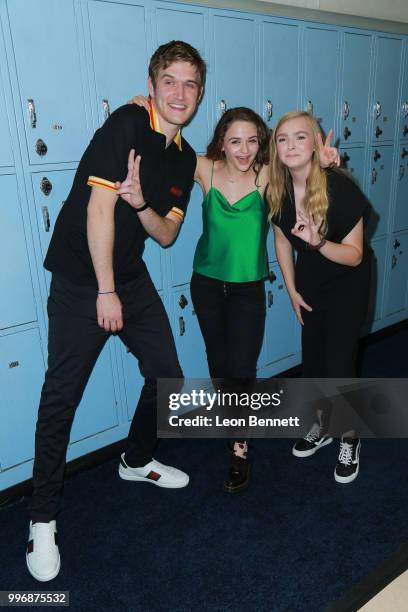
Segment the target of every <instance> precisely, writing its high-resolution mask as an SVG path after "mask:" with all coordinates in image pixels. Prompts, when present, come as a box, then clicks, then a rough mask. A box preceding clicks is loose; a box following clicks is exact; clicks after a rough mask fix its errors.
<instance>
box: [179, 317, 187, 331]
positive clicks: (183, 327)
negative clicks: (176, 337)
mask: <svg viewBox="0 0 408 612" xmlns="http://www.w3.org/2000/svg"><path fill="white" fill-rule="evenodd" d="M185 331H186V324H185V322H184V318H183V317H179V332H180V336H184V332H185Z"/></svg>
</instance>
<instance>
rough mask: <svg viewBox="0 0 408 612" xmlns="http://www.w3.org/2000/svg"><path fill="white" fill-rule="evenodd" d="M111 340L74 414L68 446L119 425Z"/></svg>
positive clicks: (100, 357)
mask: <svg viewBox="0 0 408 612" xmlns="http://www.w3.org/2000/svg"><path fill="white" fill-rule="evenodd" d="M111 343H112V338H111V339H110V340H109V341H108V342H107V343H106V345H105V347H104V349H103V351H102V353H101V354H100V355H99V357H98V361H97V362H96V365H95V368H94V370H93V372H92V375H91V378H90V380H89V382H88V385H87V387H86V389H85V392H84V395H83V397H82V400H81V403H80V404H79V406H78V410H77V412H76V414H75V419H74V424H73V426H72V430H71V437H70V443H71V444H72V443H73V442H77V441H78V440H83V439H84V438H87V437H88V436H92V435H94V434H96V433H99V432H101V431H105V430H107V429H111V428H112V427H115V426H116V425H118V423H119V419H118V412H117V401H116V397H115V390H114V382H113V364H112V356H111V352H110V348H111Z"/></svg>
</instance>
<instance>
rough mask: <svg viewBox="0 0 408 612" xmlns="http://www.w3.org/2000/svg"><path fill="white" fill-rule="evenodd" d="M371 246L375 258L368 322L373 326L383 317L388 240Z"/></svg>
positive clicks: (372, 270)
mask: <svg viewBox="0 0 408 612" xmlns="http://www.w3.org/2000/svg"><path fill="white" fill-rule="evenodd" d="M370 246H371V248H372V250H373V257H372V268H371V282H370V298H369V312H368V316H367V321H368V323H370V324H371V323H374V322H375V321H378V320H379V319H381V317H382V311H383V296H384V279H385V253H386V247H387V242H386V238H380V239H379V240H373V241H372V242H371V245H370Z"/></svg>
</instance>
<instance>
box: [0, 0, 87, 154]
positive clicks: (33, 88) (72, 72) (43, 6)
mask: <svg viewBox="0 0 408 612" xmlns="http://www.w3.org/2000/svg"><path fill="white" fill-rule="evenodd" d="M7 6H8V13H9V17H10V24H11V34H12V40H13V50H14V54H15V60H16V63H17V66H18V77H19V79H18V82H19V87H20V104H21V110H22V113H23V116H24V126H25V131H26V139H27V147H28V155H29V160H30V163H31V164H40V163H56V162H72V161H78V160H79V159H80V157H81V155H82V152H83V150H84V149H85V147H86V145H87V142H88V135H89V130H88V123H87V119H86V106H85V91H84V84H85V82H86V81H85V78H84V74H83V71H82V70H81V60H80V54H79V40H78V28H77V15H76V14H75V8H74V2H73V0H66V1H65V2H60V1H59V0H42V2H41V3H40V2H37V3H35V7H34V6H32V7H31V8H28V5H27V2H26V1H25V0H12V1H11V2H8V4H7ZM50 50H51V53H52V55H50ZM67 75H69V78H67Z"/></svg>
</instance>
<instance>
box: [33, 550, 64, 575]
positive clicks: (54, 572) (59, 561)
mask: <svg viewBox="0 0 408 612" xmlns="http://www.w3.org/2000/svg"><path fill="white" fill-rule="evenodd" d="M26 563H27V569H28V571H29V572H30V574H31V575H32V577H33V578H35V579H36V580H39V581H40V582H48V581H49V580H53V579H54V578H55V577H56V576H58V574H59V571H60V569H61V557H58V566H57V568H56V569H55V570H54V571H53V572H51V574H48V575H47V576H40V574H37V573H36V572H35V571H34V570H33V569H32V568H31V566H30V563H29V560H28V554H26Z"/></svg>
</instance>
